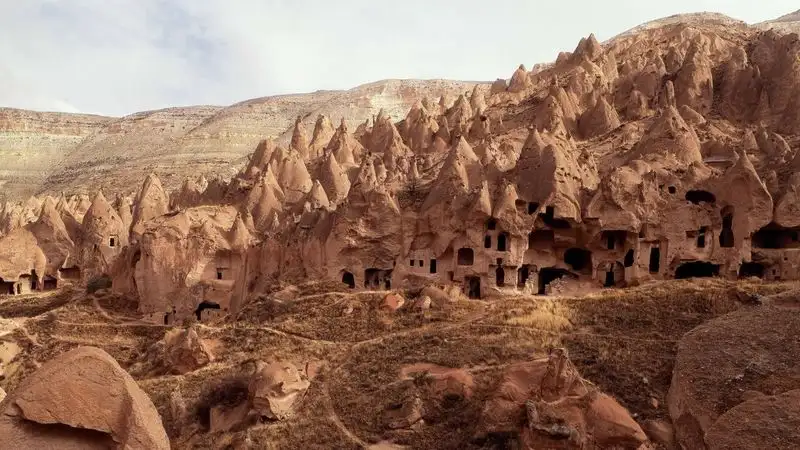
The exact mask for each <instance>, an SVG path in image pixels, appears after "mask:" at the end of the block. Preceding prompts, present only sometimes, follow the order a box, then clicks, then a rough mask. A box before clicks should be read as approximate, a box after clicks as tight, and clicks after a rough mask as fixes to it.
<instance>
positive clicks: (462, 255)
mask: <svg viewBox="0 0 800 450" xmlns="http://www.w3.org/2000/svg"><path fill="white" fill-rule="evenodd" d="M457 257H458V265H459V266H471V265H473V264H474V263H475V252H473V251H472V249H471V248H467V247H465V248H460V249H458V256H457Z"/></svg>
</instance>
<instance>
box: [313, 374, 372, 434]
mask: <svg viewBox="0 0 800 450" xmlns="http://www.w3.org/2000/svg"><path fill="white" fill-rule="evenodd" d="M326 378H327V377H326ZM322 394H323V396H324V397H325V409H327V410H328V419H330V421H331V422H333V424H334V425H336V428H338V429H339V431H341V432H342V434H343V435H345V436H346V437H347V438H348V439H349V440H350V441H352V442H353V443H354V444H357V445H360V446H361V447H362V448H367V447H368V444H367V443H366V442H364V441H362V440H361V438H359V437H358V436H356V434H355V433H353V432H352V431H350V429H349V428H347V426H345V424H344V422H342V419H341V417H339V414H337V413H336V409H335V408H334V407H333V400H332V399H331V394H330V392H329V390H328V383H327V382H324V383H322Z"/></svg>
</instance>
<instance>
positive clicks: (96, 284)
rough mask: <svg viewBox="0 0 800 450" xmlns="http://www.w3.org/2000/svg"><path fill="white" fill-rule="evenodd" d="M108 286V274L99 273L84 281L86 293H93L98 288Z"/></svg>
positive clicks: (109, 280) (109, 284) (109, 281)
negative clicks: (86, 281)
mask: <svg viewBox="0 0 800 450" xmlns="http://www.w3.org/2000/svg"><path fill="white" fill-rule="evenodd" d="M110 288H111V277H109V276H108V275H100V276H97V277H94V278H92V279H91V280H89V282H88V283H86V293H87V294H94V293H95V292H97V291H99V290H100V289H110Z"/></svg>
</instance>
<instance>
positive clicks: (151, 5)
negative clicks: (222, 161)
mask: <svg viewBox="0 0 800 450" xmlns="http://www.w3.org/2000/svg"><path fill="white" fill-rule="evenodd" d="M795 8H797V5H796V3H795V2H794V1H788V0H773V1H770V2H766V3H765V2H761V3H754V2H751V1H749V0H739V1H723V0H693V1H689V0H675V1H672V2H668V3H652V2H641V1H633V0H616V1H614V0H607V1H605V2H595V1H591V0H587V1H572V2H534V1H526V0H493V1H492V2H485V1H480V0H462V1H449V0H441V1H436V2H433V1H429V0H424V1H423V0H407V1H405V2H401V3H385V2H375V1H372V0H370V1H365V0H349V1H341V2H330V1H311V0H294V1H292V0H271V1H270V0H265V1H255V0H253V1H250V0H239V1H237V0H204V1H197V0H139V1H132V0H25V1H20V0H0V30H2V31H0V35H2V39H0V55H2V59H0V105H3V106H16V107H23V108H32V109H58V110H79V111H82V112H91V113H103V114H111V115H122V114H129V113H132V112H135V111H140V110H146V109H155V108H162V107H167V106H176V105H189V104H230V103H233V102H236V101H241V100H245V99H248V98H253V97H259V96H264V95H271V94H277V93H289V92H305V91H313V90H317V89H343V88H349V87H353V86H355V85H358V84H361V83H366V82H370V81H375V80H378V79H382V78H451V79H467V80H493V79H495V78H497V77H507V76H509V75H510V73H511V72H512V71H513V70H514V68H516V66H517V65H518V64H519V63H525V64H527V65H529V66H530V65H531V64H533V63H536V62H542V61H550V60H552V59H554V58H555V56H556V55H557V53H558V51H561V50H572V49H573V48H574V46H575V44H576V43H577V41H578V40H579V39H580V37H582V36H585V35H587V34H589V33H590V32H595V33H596V34H597V35H598V37H599V38H600V39H604V38H609V37H611V36H613V35H615V34H617V33H619V32H622V31H624V30H626V29H628V28H630V27H633V26H635V25H637V24H639V23H641V22H644V21H647V20H651V19H655V18H658V17H662V16H666V15H670V14H676V13H681V12H689V11H697V10H713V11H719V12H723V13H726V14H729V15H731V16H733V17H736V18H739V19H743V20H746V21H748V22H758V21H761V20H766V19H770V18H774V17H777V16H779V15H782V14H784V13H787V12H789V11H791V10H793V9H795ZM21 80H24V82H23V81H21Z"/></svg>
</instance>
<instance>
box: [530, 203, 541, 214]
mask: <svg viewBox="0 0 800 450" xmlns="http://www.w3.org/2000/svg"><path fill="white" fill-rule="evenodd" d="M538 210H539V204H538V203H534V202H530V203H528V214H530V215H533V214H535V213H536V211H538Z"/></svg>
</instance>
